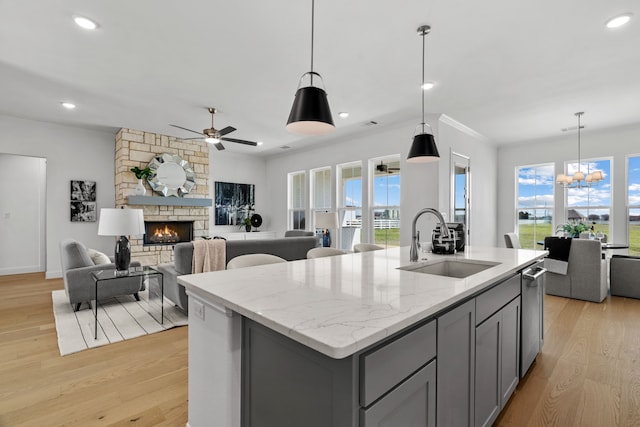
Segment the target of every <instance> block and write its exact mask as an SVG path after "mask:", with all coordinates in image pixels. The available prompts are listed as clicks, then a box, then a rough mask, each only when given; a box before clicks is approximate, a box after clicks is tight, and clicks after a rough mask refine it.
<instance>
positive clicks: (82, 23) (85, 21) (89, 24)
mask: <svg viewBox="0 0 640 427" xmlns="http://www.w3.org/2000/svg"><path fill="white" fill-rule="evenodd" d="M73 20H74V22H75V23H76V25H78V26H79V27H82V28H84V29H85V30H95V29H96V28H98V24H96V23H95V22H94V21H92V20H91V19H89V18H85V17H84V16H77V15H76V16H74V17H73Z"/></svg>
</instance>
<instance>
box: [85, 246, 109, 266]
mask: <svg viewBox="0 0 640 427" xmlns="http://www.w3.org/2000/svg"><path fill="white" fill-rule="evenodd" d="M87 252H89V256H90V257H91V259H92V260H93V263H94V264H95V265H102V264H111V260H110V259H109V257H108V256H107V255H105V254H103V253H102V252H98V251H96V250H95V249H87Z"/></svg>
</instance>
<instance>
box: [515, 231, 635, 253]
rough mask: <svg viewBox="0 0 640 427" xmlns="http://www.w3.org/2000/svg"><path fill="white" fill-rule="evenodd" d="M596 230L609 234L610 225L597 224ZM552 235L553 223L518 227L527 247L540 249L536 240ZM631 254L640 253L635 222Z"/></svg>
mask: <svg viewBox="0 0 640 427" xmlns="http://www.w3.org/2000/svg"><path fill="white" fill-rule="evenodd" d="M595 231H596V232H598V231H602V232H603V233H605V234H607V235H609V225H608V224H596V226H595ZM551 235H553V230H552V229H551V224H521V225H520V226H519V227H518V237H519V238H520V246H522V247H523V248H525V249H534V248H538V249H540V248H541V247H540V246H539V245H538V244H537V243H536V242H538V241H540V240H544V238H545V237H546V236H551ZM614 243H618V242H614ZM629 254H630V255H640V225H635V224H634V225H631V226H630V227H629Z"/></svg>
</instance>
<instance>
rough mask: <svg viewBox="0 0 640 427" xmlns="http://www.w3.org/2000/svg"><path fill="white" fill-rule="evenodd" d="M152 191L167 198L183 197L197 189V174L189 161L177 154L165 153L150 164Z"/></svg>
mask: <svg viewBox="0 0 640 427" xmlns="http://www.w3.org/2000/svg"><path fill="white" fill-rule="evenodd" d="M149 169H151V172H152V174H151V176H150V177H149V179H148V181H149V185H150V186H151V189H152V190H153V191H155V192H157V193H160V194H162V195H163V196H165V197H168V196H176V197H182V196H184V195H185V194H188V193H189V192H190V191H191V190H192V189H193V187H195V185H196V182H195V173H194V172H193V169H192V168H191V165H190V164H189V162H188V161H186V160H184V159H183V158H182V157H180V156H179V155H177V154H169V153H164V154H161V155H159V156H155V157H154V158H153V160H151V162H149Z"/></svg>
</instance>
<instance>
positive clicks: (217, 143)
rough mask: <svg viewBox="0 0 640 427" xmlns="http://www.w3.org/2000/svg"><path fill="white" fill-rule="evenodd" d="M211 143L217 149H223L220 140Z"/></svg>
mask: <svg viewBox="0 0 640 427" xmlns="http://www.w3.org/2000/svg"><path fill="white" fill-rule="evenodd" d="M213 145H214V146H215V147H216V148H217V149H218V151H222V150H224V145H222V142H216V143H215V144H213Z"/></svg>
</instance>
